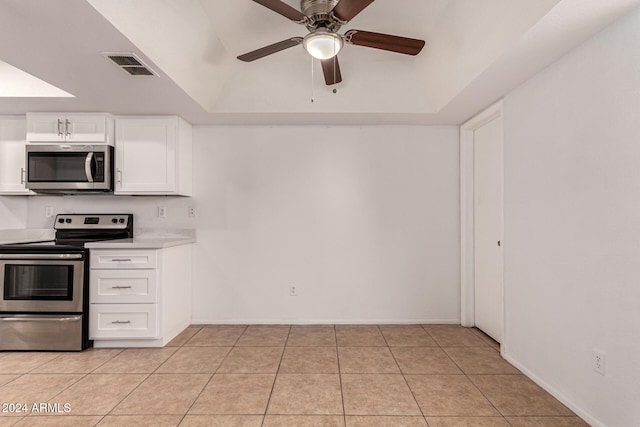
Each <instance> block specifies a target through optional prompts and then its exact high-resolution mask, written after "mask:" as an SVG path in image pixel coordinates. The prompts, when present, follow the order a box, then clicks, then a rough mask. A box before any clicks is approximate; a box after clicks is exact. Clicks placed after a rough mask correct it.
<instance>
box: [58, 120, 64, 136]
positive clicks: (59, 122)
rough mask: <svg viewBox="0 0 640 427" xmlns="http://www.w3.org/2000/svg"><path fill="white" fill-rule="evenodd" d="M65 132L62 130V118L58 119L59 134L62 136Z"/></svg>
mask: <svg viewBox="0 0 640 427" xmlns="http://www.w3.org/2000/svg"><path fill="white" fill-rule="evenodd" d="M62 135H63V132H62V120H61V119H58V136H62Z"/></svg>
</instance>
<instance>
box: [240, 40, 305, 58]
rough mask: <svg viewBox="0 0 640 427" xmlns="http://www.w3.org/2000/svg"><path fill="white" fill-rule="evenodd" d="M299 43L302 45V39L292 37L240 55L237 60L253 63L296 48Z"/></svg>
mask: <svg viewBox="0 0 640 427" xmlns="http://www.w3.org/2000/svg"><path fill="white" fill-rule="evenodd" d="M300 43H302V37H292V38H290V39H287V40H283V41H281V42H278V43H274V44H271V45H269V46H265V47H263V48H260V49H257V50H254V51H252V52H249V53H245V54H244V55H240V56H238V59H239V60H240V61H244V62H251V61H255V60H256V59H260V58H264V57H265V56H268V55H271V54H274V53H277V52H280V51H281V50H285V49H289V48H290V47H294V46H297V45H299V44H300Z"/></svg>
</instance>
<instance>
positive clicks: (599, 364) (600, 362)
mask: <svg viewBox="0 0 640 427" xmlns="http://www.w3.org/2000/svg"><path fill="white" fill-rule="evenodd" d="M606 357H607V355H606V354H605V353H604V352H603V351H600V350H598V349H595V348H594V349H593V350H592V359H591V360H592V365H593V370H594V371H596V372H597V373H599V374H600V375H604V374H605V372H606Z"/></svg>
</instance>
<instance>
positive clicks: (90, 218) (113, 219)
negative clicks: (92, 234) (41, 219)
mask: <svg viewBox="0 0 640 427" xmlns="http://www.w3.org/2000/svg"><path fill="white" fill-rule="evenodd" d="M131 221H133V215H131V214H59V215H56V219H55V223H54V227H53V228H55V229H56V230H60V229H91V228H112V229H113V228H116V229H124V228H127V227H128V226H129V223H130V222H131Z"/></svg>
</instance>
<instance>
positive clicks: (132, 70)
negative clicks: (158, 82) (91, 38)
mask: <svg viewBox="0 0 640 427" xmlns="http://www.w3.org/2000/svg"><path fill="white" fill-rule="evenodd" d="M102 55H104V57H105V58H107V59H108V60H110V61H111V63H113V64H114V65H115V66H116V67H118V68H120V69H121V70H122V71H124V72H125V73H127V74H129V75H130V76H136V77H137V76H157V75H158V74H157V73H156V72H155V71H153V70H152V69H151V68H150V67H149V66H148V65H147V64H145V63H144V62H142V60H141V59H140V58H138V56H136V54H135V53H116V52H103V53H102Z"/></svg>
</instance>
